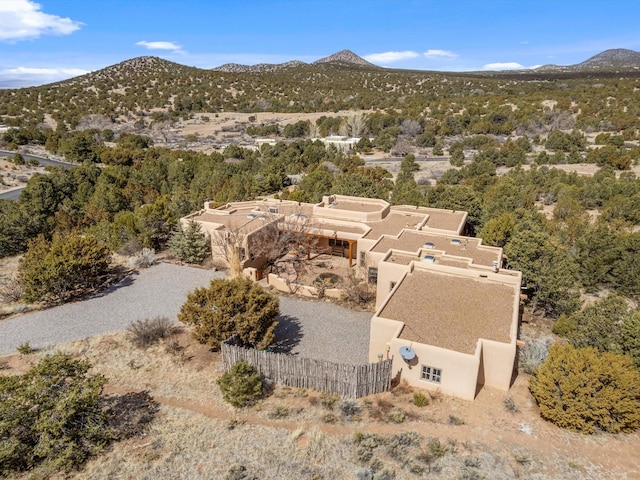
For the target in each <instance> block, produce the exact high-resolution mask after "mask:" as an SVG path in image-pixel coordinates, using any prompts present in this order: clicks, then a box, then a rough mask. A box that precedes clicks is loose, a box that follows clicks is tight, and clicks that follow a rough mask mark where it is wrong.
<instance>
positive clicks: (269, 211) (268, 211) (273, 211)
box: [267, 207, 278, 213]
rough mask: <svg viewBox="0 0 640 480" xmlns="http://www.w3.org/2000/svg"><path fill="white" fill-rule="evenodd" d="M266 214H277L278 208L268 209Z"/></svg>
mask: <svg viewBox="0 0 640 480" xmlns="http://www.w3.org/2000/svg"><path fill="white" fill-rule="evenodd" d="M267 213H278V207H268V208H267Z"/></svg>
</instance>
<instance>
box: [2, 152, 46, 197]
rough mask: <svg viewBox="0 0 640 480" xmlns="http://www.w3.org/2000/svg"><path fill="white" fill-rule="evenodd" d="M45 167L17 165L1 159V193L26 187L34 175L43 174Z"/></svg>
mask: <svg viewBox="0 0 640 480" xmlns="http://www.w3.org/2000/svg"><path fill="white" fill-rule="evenodd" d="M43 171H44V167H33V166H30V165H15V164H13V163H12V162H9V161H8V160H6V159H5V158H4V157H0V192H8V191H10V190H13V189H15V188H20V187H24V186H25V185H26V184H27V182H28V181H29V179H30V178H31V177H32V176H33V174H34V173H38V172H43Z"/></svg>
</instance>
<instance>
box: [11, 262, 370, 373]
mask: <svg viewBox="0 0 640 480" xmlns="http://www.w3.org/2000/svg"><path fill="white" fill-rule="evenodd" d="M223 276H224V274H223V273H221V272H214V271H212V270H205V269H201V268H194V267H188V266H179V265H174V264H170V263H160V264H158V265H155V266H153V267H151V268H147V269H142V270H140V271H139V272H138V273H137V274H134V275H132V276H130V277H128V278H126V279H125V280H123V281H122V282H121V283H120V284H118V285H116V286H114V287H112V288H109V289H108V290H106V291H104V292H102V293H101V294H99V295H97V296H95V297H93V298H90V299H88V300H84V301H79V302H74V303H68V304H65V305H60V306H57V307H53V308H50V309H47V310H41V311H36V312H31V313H26V314H23V315H19V316H16V317H12V318H9V319H7V320H0V355H10V354H13V353H16V348H17V347H18V346H19V345H22V344H24V343H25V342H29V345H30V346H31V347H33V348H40V349H42V348H47V347H53V346H55V345H57V344H60V343H66V342H71V341H75V340H80V339H83V338H87V337H92V336H95V335H102V334H109V333H115V332H120V331H123V330H126V329H127V328H128V327H129V325H131V323H132V322H134V321H136V320H144V319H147V318H153V317H157V316H166V317H169V318H171V319H175V318H176V316H177V314H178V312H179V311H180V307H181V306H182V304H183V303H184V301H185V299H186V297H187V294H188V292H190V291H191V290H193V289H195V288H198V287H205V286H207V285H208V284H209V282H210V281H211V279H213V278H222V277H223ZM280 311H281V318H280V320H279V325H278V329H277V330H276V336H277V338H276V345H280V347H281V348H283V350H285V351H289V352H290V353H293V354H300V355H303V356H309V357H312V358H318V359H322V360H332V361H342V362H347V363H364V362H367V359H368V349H369V325H370V320H371V313H368V312H354V311H351V310H346V309H344V308H341V307H339V306H337V305H334V304H331V303H328V302H321V301H309V300H303V299H300V298H297V297H293V296H281V297H280Z"/></svg>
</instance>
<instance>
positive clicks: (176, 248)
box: [169, 221, 209, 264]
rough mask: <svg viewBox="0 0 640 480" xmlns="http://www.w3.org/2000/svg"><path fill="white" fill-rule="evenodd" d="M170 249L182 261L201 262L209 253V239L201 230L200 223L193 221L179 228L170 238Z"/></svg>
mask: <svg viewBox="0 0 640 480" xmlns="http://www.w3.org/2000/svg"><path fill="white" fill-rule="evenodd" d="M169 251H171V253H172V254H174V255H175V256H176V257H177V258H179V259H180V261H182V262H187V263H195V264H199V263H202V261H203V260H204V259H205V258H207V255H208V254H209V241H208V239H207V237H206V236H205V235H204V234H203V233H201V232H200V224H199V223H197V222H194V221H191V222H189V223H188V224H187V226H186V227H182V226H178V229H177V230H175V231H174V232H173V233H172V234H171V238H169Z"/></svg>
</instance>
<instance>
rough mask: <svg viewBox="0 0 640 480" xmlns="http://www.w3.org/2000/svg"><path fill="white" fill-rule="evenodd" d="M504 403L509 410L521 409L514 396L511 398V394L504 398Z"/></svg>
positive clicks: (511, 411) (512, 411)
mask: <svg viewBox="0 0 640 480" xmlns="http://www.w3.org/2000/svg"><path fill="white" fill-rule="evenodd" d="M502 403H503V404H504V408H506V409H507V412H510V413H518V412H519V411H520V409H518V405H516V402H514V401H513V398H511V397H510V396H509V395H506V396H505V397H504V398H503V399H502Z"/></svg>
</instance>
